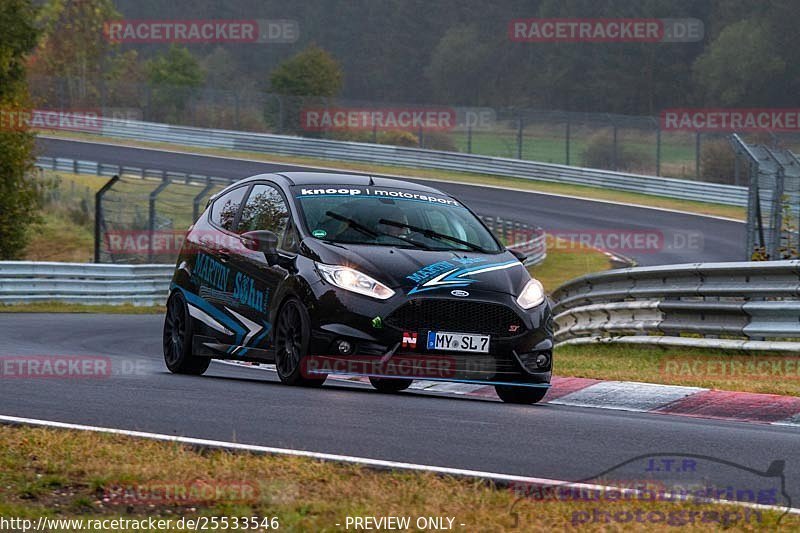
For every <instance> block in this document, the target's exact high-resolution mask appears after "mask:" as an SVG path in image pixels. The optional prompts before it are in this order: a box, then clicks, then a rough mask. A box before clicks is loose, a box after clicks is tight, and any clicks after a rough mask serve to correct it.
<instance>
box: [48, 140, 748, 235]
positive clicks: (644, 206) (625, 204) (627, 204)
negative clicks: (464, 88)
mask: <svg viewBox="0 0 800 533" xmlns="http://www.w3.org/2000/svg"><path fill="white" fill-rule="evenodd" d="M38 137H41V138H43V139H53V140H56V141H67V142H79V143H86V144H100V145H103V146H120V147H122V148H130V149H134V150H151V151H153V152H165V153H168V154H184V155H191V156H199V157H213V158H217V159H229V160H231V161H245V162H247V163H266V164H269V165H290V166H293V167H303V168H312V169H315V170H334V171H336V172H358V173H360V174H365V175H372V176H375V177H376V178H379V177H381V176H385V177H387V178H401V179H411V180H420V181H433V182H438V183H452V184H454V185H467V186H470V187H487V188H489V189H500V190H503V191H514V192H526V193H528V194H539V195H542V196H556V197H558V198H570V199H572V200H584V201H586V202H598V203H601V204H611V205H623V206H626V207H638V208H641V209H652V210H653V211H664V212H667V213H677V214H679V215H689V216H695V217H704V218H713V219H716V220H724V221H725V222H738V223H739V224H745V223H746V222H745V221H744V220H739V219H737V218H730V217H723V216H720V215H707V214H703V213H693V212H691V211H683V210H680V209H670V208H668V207H654V206H649V205H642V204H634V203H630V202H615V201H614V200H603V199H600V198H586V197H584V196H575V195H572V194H561V193H555V192H542V191H532V190H530V189H519V188H516V187H503V186H502V185H486V184H482V183H469V182H463V181H458V180H448V179H443V178H422V177H419V176H408V175H405V174H387V173H385V172H381V173H379V174H370V173H369V172H366V171H364V170H355V169H347V168H334V167H323V166H317V165H306V164H303V163H287V162H286V161H269V160H264V159H242V158H241V157H229V156H224V155H213V154H204V153H202V152H189V151H184V150H167V149H166V148H149V147H142V146H130V145H127V144H123V143H110V142H100V141H84V140H78V139H72V138H69V137H52V136H49V135H38ZM113 138H116V137H113ZM147 142H165V141H147ZM214 149H215V150H225V148H214ZM341 162H342V163H346V161H341ZM356 163H357V164H358V162H356ZM361 164H369V163H367V162H365V163H361ZM421 170H422V169H421ZM425 170H439V169H425ZM287 172H291V171H287ZM246 177H249V176H244V177H243V178H242V179H244V178H246ZM497 177H499V178H505V179H526V178H521V177H517V178H514V177H509V176H497ZM530 181H531V182H544V183H555V184H558V185H571V184H569V183H559V182H557V181H546V180H535V179H531V180H530ZM583 187H588V185H583ZM619 192H624V193H625V192H626V193H630V194H646V193H634V192H631V191H619ZM651 196H653V197H654V198H665V199H667V200H678V201H687V202H688V201H691V200H680V199H678V198H670V197H668V196H657V195H651ZM714 205H724V204H714ZM726 207H735V206H726Z"/></svg>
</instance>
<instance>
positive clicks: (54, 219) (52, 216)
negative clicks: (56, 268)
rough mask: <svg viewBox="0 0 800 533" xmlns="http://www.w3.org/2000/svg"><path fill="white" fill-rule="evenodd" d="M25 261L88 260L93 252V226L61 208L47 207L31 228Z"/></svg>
mask: <svg viewBox="0 0 800 533" xmlns="http://www.w3.org/2000/svg"><path fill="white" fill-rule="evenodd" d="M29 236H30V238H29V240H28V244H27V246H26V248H25V251H24V252H23V254H24V255H23V259H24V260H25V261H65V262H76V263H85V262H87V261H91V260H92V259H93V256H94V230H93V229H92V228H91V227H90V226H86V225H80V224H77V223H75V222H73V221H72V220H70V219H69V218H68V217H66V216H65V215H64V213H63V212H61V211H59V210H54V209H53V210H45V211H44V212H42V213H41V222H39V223H37V224H34V225H33V226H31V227H30V228H29Z"/></svg>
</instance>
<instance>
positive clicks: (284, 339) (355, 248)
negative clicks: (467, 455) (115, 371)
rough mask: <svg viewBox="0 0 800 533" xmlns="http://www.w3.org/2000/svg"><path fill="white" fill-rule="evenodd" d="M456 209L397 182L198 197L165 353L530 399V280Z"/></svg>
mask: <svg viewBox="0 0 800 533" xmlns="http://www.w3.org/2000/svg"><path fill="white" fill-rule="evenodd" d="M522 259H523V258H522V257H520V256H519V254H516V255H515V254H514V253H512V252H511V251H509V250H507V249H505V248H504V247H503V246H502V245H501V244H500V243H499V242H498V240H497V239H496V238H495V237H494V236H493V235H492V233H491V232H490V231H489V230H488V229H487V228H486V227H485V226H484V225H483V223H482V222H481V220H480V219H479V218H478V217H477V216H475V214H473V213H472V211H470V210H469V209H468V208H467V207H466V206H464V205H463V204H462V203H461V202H459V201H458V200H457V199H455V198H453V197H451V196H450V195H448V194H445V193H443V192H441V191H438V190H436V189H433V188H430V187H426V186H422V185H417V184H414V183H408V182H404V181H398V180H392V179H386V178H373V177H369V176H357V175H340V174H327V173H283V174H263V175H258V176H253V177H251V178H248V179H245V180H242V181H239V182H237V183H235V184H233V185H231V186H229V187H228V188H226V189H224V190H223V191H221V192H220V193H218V194H216V195H215V196H214V197H212V198H211V200H209V203H208V206H207V207H206V209H205V212H204V213H203V214H202V215H201V216H200V218H199V219H198V220H197V221H196V222H195V224H194V225H193V226H192V227H191V228H190V229H189V232H188V234H187V235H186V239H185V241H184V243H183V248H182V250H181V253H180V256H179V257H178V262H177V268H176V271H175V275H174V278H173V281H172V284H171V287H170V296H169V300H168V302H167V314H166V320H165V323H164V358H165V361H166V364H167V367H168V368H169V369H170V371H172V372H175V373H187V374H202V373H204V372H205V371H206V369H207V368H208V366H209V363H210V361H211V359H229V360H237V361H249V362H255V363H274V364H275V366H276V369H277V373H278V376H279V377H280V379H281V381H283V382H284V383H287V384H291V385H306V386H317V385H321V384H322V383H323V382H324V381H325V379H326V377H327V376H328V375H331V374H347V375H361V376H368V377H369V380H370V382H371V383H372V384H373V386H374V387H375V388H377V389H378V390H380V391H384V392H396V391H400V390H403V389H405V388H407V387H408V386H409V385H410V384H411V383H412V381H413V380H415V379H416V380H431V381H455V382H465V383H479V384H487V385H494V387H495V389H496V390H497V393H498V395H499V396H500V398H502V399H503V400H504V401H508V402H515V403H534V402H538V401H539V400H541V399H542V398H543V397H544V395H545V394H546V392H547V388H548V387H549V383H550V377H551V368H552V349H553V341H552V333H553V331H552V318H551V312H550V306H549V303H548V301H547V298H546V297H545V294H544V291H543V289H542V286H541V284H540V283H539V282H538V281H536V280H535V279H532V278H531V276H530V275H529V274H528V271H527V270H526V268H525V267H524V265H523V264H522V262H521V260H522Z"/></svg>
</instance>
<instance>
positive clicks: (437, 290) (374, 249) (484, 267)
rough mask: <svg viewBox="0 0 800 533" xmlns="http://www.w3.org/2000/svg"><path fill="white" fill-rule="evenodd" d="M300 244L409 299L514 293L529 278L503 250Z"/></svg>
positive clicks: (316, 256) (323, 259)
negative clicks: (475, 292) (463, 293)
mask: <svg viewBox="0 0 800 533" xmlns="http://www.w3.org/2000/svg"><path fill="white" fill-rule="evenodd" d="M304 244H305V245H306V247H307V249H309V251H311V252H312V253H311V254H310V255H311V257H312V258H314V259H315V260H317V261H320V262H322V263H325V264H329V265H345V266H349V267H351V268H354V269H356V270H358V271H360V272H363V273H364V274H367V275H369V276H371V277H373V278H375V279H376V280H378V281H380V282H382V283H384V284H385V285H387V286H389V287H391V288H392V289H395V290H397V289H402V290H403V291H404V292H405V293H406V294H408V295H412V294H420V295H430V296H434V295H437V294H439V295H440V294H442V293H449V292H450V291H452V290H456V289H460V290H471V289H474V290H479V291H491V292H501V293H506V294H513V295H516V294H519V293H520V291H521V290H522V288H523V287H524V286H525V284H526V283H527V282H528V280H529V279H530V275H529V274H528V271H527V269H526V268H525V267H524V266H523V265H522V263H520V262H519V260H518V259H517V258H516V257H514V255H513V254H511V252H508V251H504V252H502V253H497V254H482V253H475V252H461V251H434V250H419V249H412V248H395V247H391V246H372V245H361V244H338V243H325V242H322V241H318V240H312V239H307V240H306V241H304Z"/></svg>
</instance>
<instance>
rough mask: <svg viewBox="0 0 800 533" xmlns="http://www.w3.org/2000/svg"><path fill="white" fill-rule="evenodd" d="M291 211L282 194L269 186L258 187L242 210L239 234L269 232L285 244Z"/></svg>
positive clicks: (251, 193) (254, 189) (261, 185)
mask: <svg viewBox="0 0 800 533" xmlns="http://www.w3.org/2000/svg"><path fill="white" fill-rule="evenodd" d="M288 220H289V211H288V209H287V208H286V202H284V201H283V197H282V196H281V194H280V193H279V192H278V191H277V189H275V188H274V187H271V186H269V185H263V184H260V185H256V186H254V187H253V190H252V191H251V192H250V196H249V197H248V198H247V203H245V205H244V209H242V217H241V219H240V220H239V227H238V229H237V231H236V232H237V233H245V232H247V231H255V230H269V231H271V232H273V233H275V234H276V235H277V236H278V239H279V242H281V243H283V236H284V232H285V231H286V224H287V221H288Z"/></svg>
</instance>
